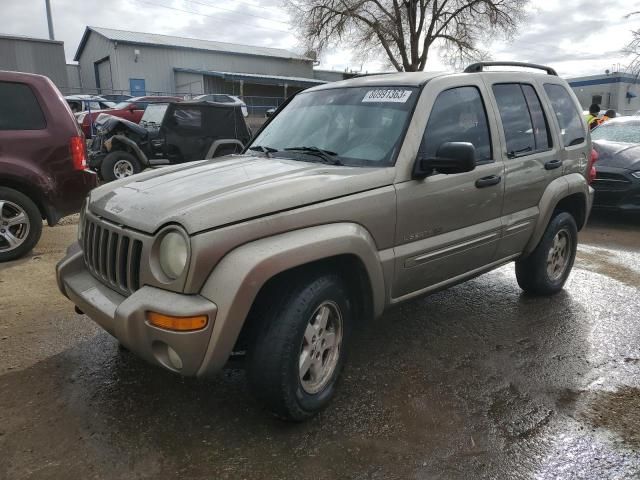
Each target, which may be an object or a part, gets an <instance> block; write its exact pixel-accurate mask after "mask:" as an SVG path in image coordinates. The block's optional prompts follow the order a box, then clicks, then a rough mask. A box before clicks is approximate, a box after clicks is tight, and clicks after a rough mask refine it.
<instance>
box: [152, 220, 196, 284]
mask: <svg viewBox="0 0 640 480" xmlns="http://www.w3.org/2000/svg"><path fill="white" fill-rule="evenodd" d="M161 235H162V237H161V239H160V246H159V247H158V263H159V264H160V268H161V269H162V273H164V274H165V275H166V276H167V277H168V278H169V279H170V280H175V279H176V278H178V277H180V276H181V275H182V274H183V273H184V271H185V269H186V268H187V262H188V261H189V243H188V240H187V238H186V236H185V234H183V233H182V232H181V231H179V230H176V229H171V228H170V229H167V230H165V231H164V232H163V233H162V234H161Z"/></svg>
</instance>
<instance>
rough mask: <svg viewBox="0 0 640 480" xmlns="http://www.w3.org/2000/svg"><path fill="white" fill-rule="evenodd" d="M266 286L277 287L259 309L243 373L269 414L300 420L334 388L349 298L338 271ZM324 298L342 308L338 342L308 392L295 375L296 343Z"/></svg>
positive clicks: (345, 340)
mask: <svg viewBox="0 0 640 480" xmlns="http://www.w3.org/2000/svg"><path fill="white" fill-rule="evenodd" d="M292 285H293V286H292ZM287 289H288V291H287ZM271 292H274V293H275V292H277V293H276V294H275V295H269V301H268V302H265V303H266V305H267V306H265V308H264V310H262V311H261V312H260V313H259V315H260V317H261V327H260V329H259V330H258V331H257V332H256V336H255V340H254V341H253V345H252V347H250V348H249V352H248V355H247V379H248V382H249V387H250V388H251V390H252V392H253V394H254V396H255V397H256V398H258V400H260V401H261V402H263V403H264V404H265V405H266V406H267V407H268V408H269V410H271V412H272V413H273V414H274V415H275V416H277V417H279V418H281V419H283V420H289V421H295V422H300V421H303V420H306V419H308V418H310V417H312V416H314V415H315V414H317V413H318V412H319V411H320V410H322V409H323V408H324V407H326V406H327V405H328V403H329V401H330V400H331V397H332V396H333V394H334V392H335V389H336V384H337V380H338V378H339V376H340V371H341V370H342V366H343V365H344V361H345V356H346V353H347V349H348V345H349V340H350V337H351V330H352V325H353V318H352V315H353V309H352V301H351V300H350V298H349V294H348V290H347V288H346V287H345V285H344V283H343V282H342V280H341V279H340V277H339V276H337V275H335V274H331V273H328V274H317V275H310V276H305V277H304V278H299V277H298V278H295V279H294V280H293V281H287V282H282V283H279V284H278V285H277V288H275V289H272V290H271ZM325 301H331V302H333V303H335V305H337V306H338V308H339V310H340V313H341V314H342V342H341V345H340V348H339V357H338V359H337V364H336V367H335V370H334V371H333V374H332V375H331V377H330V380H329V381H328V382H327V384H326V385H325V386H324V388H322V390H320V391H319V392H317V393H315V394H309V393H307V392H306V391H304V389H303V388H302V384H301V381H300V377H299V359H300V353H301V346H302V341H303V337H304V333H305V330H306V327H307V325H308V322H309V319H310V318H311V316H312V314H313V313H314V311H315V310H316V308H317V307H318V306H319V305H321V304H322V302H325Z"/></svg>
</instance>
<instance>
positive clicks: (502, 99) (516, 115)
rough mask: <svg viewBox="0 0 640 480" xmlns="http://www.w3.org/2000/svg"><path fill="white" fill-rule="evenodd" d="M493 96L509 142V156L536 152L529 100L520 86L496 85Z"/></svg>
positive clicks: (513, 84)
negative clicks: (528, 105)
mask: <svg viewBox="0 0 640 480" xmlns="http://www.w3.org/2000/svg"><path fill="white" fill-rule="evenodd" d="M493 94H494V95H495V97H496V102H497V103H498V110H499V112H500V118H501V119H502V128H503V129H504V136H505V139H506V141H507V155H508V156H509V157H517V156H520V155H527V154H529V153H532V152H534V151H535V149H536V143H535V137H534V135H533V125H532V123H531V115H529V108H528V107H527V100H526V99H525V97H524V93H523V92H522V88H521V87H520V84H518V83H504V84H500V85H494V86H493Z"/></svg>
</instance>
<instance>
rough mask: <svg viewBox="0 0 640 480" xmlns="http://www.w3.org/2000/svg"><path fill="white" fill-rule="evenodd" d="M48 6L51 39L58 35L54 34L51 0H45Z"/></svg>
mask: <svg viewBox="0 0 640 480" xmlns="http://www.w3.org/2000/svg"><path fill="white" fill-rule="evenodd" d="M44 3H45V5H46V6H47V24H48V25H49V40H55V39H56V37H55V35H54V34H53V19H52V18H51V0H44Z"/></svg>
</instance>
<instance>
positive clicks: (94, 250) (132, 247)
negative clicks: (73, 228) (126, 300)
mask: <svg viewBox="0 0 640 480" xmlns="http://www.w3.org/2000/svg"><path fill="white" fill-rule="evenodd" d="M82 239H83V248H84V262H85V264H86V265H87V268H88V269H89V270H90V271H91V273H92V274H93V275H94V276H96V277H97V278H98V279H99V280H101V281H102V282H103V283H106V284H107V285H110V286H111V287H113V288H114V289H116V290H118V291H120V292H121V293H123V294H125V295H129V294H131V293H133V292H135V291H136V290H138V289H139V288H140V258H141V254H142V242H141V241H140V240H137V239H134V238H131V237H130V236H129V235H127V234H126V233H124V232H122V231H119V230H118V229H117V228H116V227H115V226H114V227H111V226H110V225H105V224H103V223H98V222H96V221H94V220H93V219H90V218H87V217H85V224H84V226H83V232H82Z"/></svg>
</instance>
